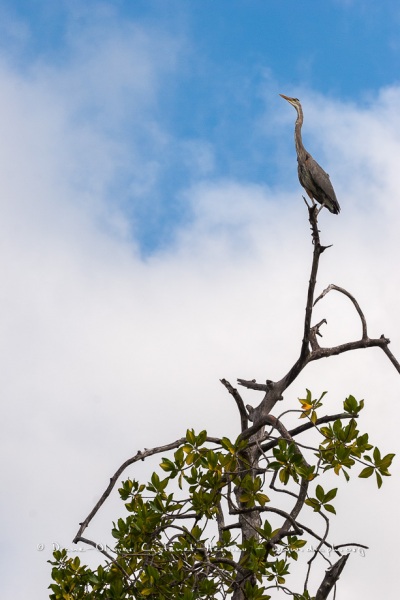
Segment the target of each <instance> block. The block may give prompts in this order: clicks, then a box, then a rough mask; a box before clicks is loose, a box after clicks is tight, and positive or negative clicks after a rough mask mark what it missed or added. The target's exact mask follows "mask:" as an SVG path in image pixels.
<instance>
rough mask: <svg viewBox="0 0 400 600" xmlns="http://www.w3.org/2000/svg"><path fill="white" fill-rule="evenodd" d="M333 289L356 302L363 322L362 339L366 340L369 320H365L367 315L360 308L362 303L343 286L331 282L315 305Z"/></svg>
mask: <svg viewBox="0 0 400 600" xmlns="http://www.w3.org/2000/svg"><path fill="white" fill-rule="evenodd" d="M331 290H336V291H337V292H340V293H341V294H344V295H345V296H347V297H348V298H350V300H351V302H352V303H353V304H354V307H355V309H356V311H357V312H358V315H359V317H360V319H361V324H362V339H363V340H366V339H368V334H367V321H366V320H365V316H364V313H363V311H362V310H361V308H360V305H359V304H358V302H357V300H356V299H355V298H354V296H352V295H351V294H350V293H349V292H348V291H347V290H345V289H344V288H342V287H339V286H338V285H335V284H334V283H331V284H330V285H328V287H327V288H325V289H324V291H323V292H322V294H320V295H319V296H318V298H317V299H316V301H315V302H314V306H315V305H316V304H317V302H319V301H320V300H322V298H324V297H325V296H326V295H327V294H329V292H330V291H331Z"/></svg>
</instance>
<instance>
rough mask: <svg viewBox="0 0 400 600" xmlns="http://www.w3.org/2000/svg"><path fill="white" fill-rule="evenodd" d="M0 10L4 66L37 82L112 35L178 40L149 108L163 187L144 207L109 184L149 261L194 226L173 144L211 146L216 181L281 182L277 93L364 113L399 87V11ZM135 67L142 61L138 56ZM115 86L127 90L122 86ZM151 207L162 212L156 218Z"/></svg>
mask: <svg viewBox="0 0 400 600" xmlns="http://www.w3.org/2000/svg"><path fill="white" fill-rule="evenodd" d="M1 8H2V11H1V12H2V13H3V15H4V19H3V27H2V29H3V31H2V42H1V43H2V47H3V56H5V57H6V60H7V61H9V62H10V64H12V65H13V67H14V68H15V69H16V70H18V71H20V72H22V73H26V74H30V75H31V76H33V77H35V73H37V69H38V68H40V67H43V65H46V66H47V67H48V68H53V69H56V70H59V71H62V70H63V69H71V68H73V66H74V65H76V64H77V63H78V62H79V61H82V60H85V58H86V59H87V58H88V56H89V55H90V53H91V52H92V51H93V48H94V47H97V46H98V45H99V46H101V45H102V42H103V41H104V40H107V39H109V36H110V35H113V36H115V37H116V38H118V37H119V36H120V37H121V38H125V39H127V38H129V36H130V35H134V31H135V30H136V31H137V30H138V29H145V30H146V31H147V32H148V34H149V36H150V38H153V39H154V40H158V39H159V38H160V37H161V38H164V40H169V42H171V44H172V42H173V41H174V42H175V46H173V45H172V47H169V48H168V50H167V53H170V54H171V56H170V58H171V62H170V64H168V65H167V64H165V63H166V62H168V61H166V60H165V58H166V57H165V56H164V57H163V59H162V61H161V62H164V69H161V71H162V72H161V73H159V76H160V80H159V81H158V85H159V89H158V90H157V93H156V97H155V98H153V99H152V100H153V102H152V103H150V102H149V106H148V116H149V117H150V118H151V119H154V121H155V122H156V123H157V127H159V128H161V129H162V131H163V133H164V134H165V135H166V136H168V137H169V138H170V142H171V144H170V147H169V149H168V151H167V152H166V153H165V155H164V156H163V157H162V160H161V159H159V161H158V162H159V168H158V171H157V175H155V177H156V178H157V182H156V188H157V189H155V187H153V188H152V189H151V191H149V195H148V197H147V198H146V202H140V201H139V200H138V199H137V197H135V194H134V193H131V194H129V193H127V192H126V189H127V187H128V185H127V183H128V181H129V177H130V174H131V171H130V170H129V168H128V169H126V168H124V167H123V166H122V165H121V166H120V167H119V169H118V172H116V173H114V174H113V176H111V177H110V180H109V182H108V186H109V194H110V196H111V195H112V196H114V198H118V200H115V201H117V202H119V203H120V204H123V205H124V211H125V213H126V214H130V218H131V220H132V227H133V229H134V235H135V237H136V239H137V240H139V243H140V245H141V248H142V251H143V252H144V253H145V254H147V253H151V252H152V251H153V250H154V249H156V248H157V247H158V246H159V245H161V246H162V245H164V244H165V243H168V242H169V241H170V238H171V235H173V231H174V226H173V223H177V222H180V221H181V220H185V219H190V211H188V209H187V207H186V206H185V205H184V204H182V201H181V200H180V198H179V190H180V189H182V187H184V185H185V183H186V182H187V180H188V178H190V176H191V175H192V176H193V174H191V173H190V172H189V165H188V164H187V163H186V164H185V160H184V159H183V157H182V156H181V153H180V152H179V151H178V149H177V148H176V145H175V146H174V141H175V142H177V140H179V141H184V140H188V141H193V140H201V141H202V142H203V143H204V144H209V145H210V148H212V154H213V169H212V176H213V177H235V178H238V179H240V180H245V181H246V180H247V181H252V182H259V183H267V184H276V183H278V182H279V181H281V180H282V173H281V170H280V168H279V167H280V165H279V162H280V161H279V155H277V152H276V150H277V147H279V145H280V144H283V143H287V144H290V143H291V140H290V138H289V136H287V138H285V140H277V137H276V136H277V134H276V132H275V133H274V132H273V131H271V130H268V129H267V128H266V127H265V126H264V127H262V126H261V124H260V122H262V120H263V118H265V113H266V110H268V111H272V112H273V113H275V115H276V116H277V115H278V113H280V116H281V118H284V115H285V111H287V108H288V107H286V106H282V102H281V100H280V99H279V97H278V95H277V93H278V92H281V91H282V92H283V93H288V94H289V95H290V94H292V95H300V92H301V90H302V89H304V88H306V89H308V90H315V91H316V92H318V93H319V94H322V95H324V96H327V97H328V98H331V99H335V100H338V99H340V100H342V101H345V102H350V103H351V102H356V103H357V104H358V105H359V106H368V103H369V102H370V101H371V100H372V99H373V98H375V96H376V94H377V91H378V90H379V89H380V88H382V87H384V86H388V85H393V84H395V83H396V82H397V81H398V74H399V72H400V59H399V56H400V46H399V44H400V42H399V35H398V34H399V27H400V16H399V9H398V6H397V3H395V2H384V3H376V2H373V1H368V0H367V1H365V0H359V1H357V0H354V1H343V2H342V1H340V0H335V1H326V2H320V3H316V2H314V1H305V2H301V3H299V2H294V1H289V2H285V5H284V7H283V6H282V3H281V2H274V1H268V2H266V1H265V0H258V1H255V0H250V1H246V2H245V1H225V0H221V1H218V2H216V1H212V0H201V1H198V0H194V1H192V2H182V1H173V2H165V1H163V0H158V1H148V0H143V1H140V0H138V1H136V0H135V1H132V2H112V3H101V2H97V1H95V2H88V3H85V6H84V7H83V6H82V3H79V2H43V1H40V2H24V1H22V2H18V3H14V2H4V1H3V2H2V6H1ZM10 24H12V26H10ZM150 43H151V41H150ZM127 52H129V50H128V48H127ZM158 52H159V53H164V52H165V50H162V49H161V48H159V50H158ZM155 55H156V56H157V50H156V51H155ZM104 59H105V62H107V61H106V57H104ZM100 60H101V59H100ZM129 60H130V61H132V63H134V62H135V60H136V59H135V56H134V54H132V55H131V56H130V57H129ZM104 76H105V77H107V65H106V64H105V68H104ZM118 85H119V92H121V91H122V88H123V82H122V81H119V82H118ZM111 86H112V83H111ZM128 88H129V84H128ZM108 100H109V102H111V101H112V99H111V98H109V99H108ZM102 103H105V104H106V105H107V99H104V98H101V97H94V98H93V97H92V98H90V101H89V104H86V105H85V106H80V107H79V111H80V112H81V116H82V118H84V117H85V115H86V111H88V113H89V114H90V113H91V116H92V117H93V116H94V115H95V114H96V113H99V112H100V113H101V112H102V110H103V106H102ZM119 109H120V110H122V111H123V120H122V121H121V120H118V122H114V123H112V122H111V123H109V133H110V134H111V135H114V136H116V137H118V139H121V136H122V135H123V131H124V133H125V135H126V136H127V140H126V142H127V146H128V148H129V136H131V135H132V132H133V129H135V127H136V123H135V121H134V118H133V115H132V113H130V111H129V107H128V106H126V105H125V106H120V108H119ZM103 117H104V118H105V119H106V118H107V117H106V115H104V114H103ZM122 129H123V131H122ZM136 137H138V131H137V128H136ZM140 144H141V146H142V148H141V150H142V152H143V155H144V156H145V157H146V159H147V162H151V161H152V159H153V158H154V147H153V146H152V144H151V142H149V140H148V132H146V131H144V132H142V140H141V142H140ZM244 156H246V158H247V160H244ZM210 174H211V173H210ZM200 176H201V174H200ZM294 182H295V174H294V175H293V177H292V179H291V183H292V184H294ZM121 184H122V187H121ZM124 189H125V191H124ZM149 205H151V206H153V207H154V206H155V205H156V210H153V211H152V212H151V213H149V211H148V210H147V209H146V208H145V207H146V206H149Z"/></svg>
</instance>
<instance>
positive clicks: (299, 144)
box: [294, 106, 307, 159]
mask: <svg viewBox="0 0 400 600" xmlns="http://www.w3.org/2000/svg"><path fill="white" fill-rule="evenodd" d="M295 108H296V111H297V119H296V123H295V126H294V143H295V145H296V152H297V156H298V158H302V159H305V158H306V155H307V152H306V149H305V148H304V146H303V140H302V138H301V126H302V125H303V111H302V109H301V106H296V107H295Z"/></svg>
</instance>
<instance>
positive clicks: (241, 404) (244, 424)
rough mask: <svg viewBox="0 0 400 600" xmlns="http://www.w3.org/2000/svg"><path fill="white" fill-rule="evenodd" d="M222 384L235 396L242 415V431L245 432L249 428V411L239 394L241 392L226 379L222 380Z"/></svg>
mask: <svg viewBox="0 0 400 600" xmlns="http://www.w3.org/2000/svg"><path fill="white" fill-rule="evenodd" d="M220 382H221V383H222V385H224V386H225V387H226V389H227V390H228V392H229V393H230V394H231V395H232V396H233V398H234V400H235V402H236V405H237V407H238V409H239V413H240V424H241V426H242V431H244V430H245V429H247V427H248V426H249V420H248V416H247V411H246V407H245V405H244V402H243V399H242V397H241V395H240V394H239V392H238V391H237V389H236V388H234V387H233V386H232V385H231V384H230V383H229V381H227V380H226V379H220Z"/></svg>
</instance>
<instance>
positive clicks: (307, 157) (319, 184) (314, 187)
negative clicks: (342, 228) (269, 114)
mask: <svg viewBox="0 0 400 600" xmlns="http://www.w3.org/2000/svg"><path fill="white" fill-rule="evenodd" d="M280 96H281V97H282V98H284V99H285V100H287V101H288V102H289V103H290V104H291V105H292V106H294V108H295V109H296V111H297V119H296V124H295V127H294V142H295V146H296V153H297V163H298V174H299V181H300V183H301V185H302V186H303V188H304V189H305V190H306V192H307V194H308V195H309V197H310V198H311V199H312V200H316V201H317V202H319V203H320V204H322V205H323V206H326V208H327V209H328V210H329V211H330V212H331V213H333V214H335V215H337V214H338V213H339V212H340V206H339V202H338V201H337V198H336V194H335V190H334V189H333V186H332V183H331V180H330V179H329V175H328V173H326V172H325V171H324V169H323V168H322V167H321V166H320V165H319V164H318V163H317V161H316V160H314V158H313V157H312V156H311V154H310V153H309V152H307V150H306V149H305V148H304V146H303V141H302V138H301V126H302V125H303V110H302V107H301V104H300V101H299V100H298V99H297V98H289V97H288V96H284V95H283V94H280Z"/></svg>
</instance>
